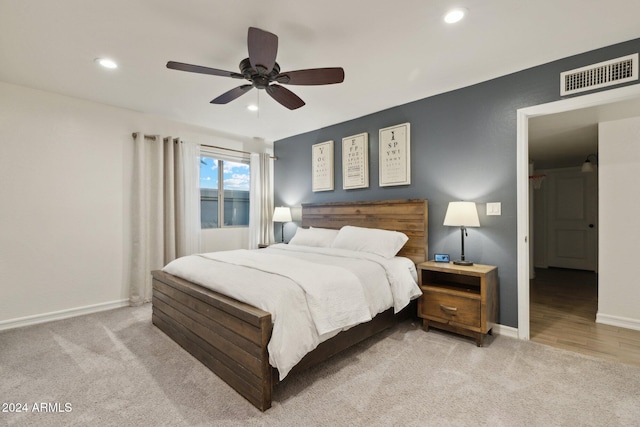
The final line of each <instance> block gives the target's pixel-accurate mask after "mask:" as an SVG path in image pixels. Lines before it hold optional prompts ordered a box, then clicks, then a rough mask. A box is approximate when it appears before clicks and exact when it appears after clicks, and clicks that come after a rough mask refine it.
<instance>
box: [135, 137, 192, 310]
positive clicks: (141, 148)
mask: <svg viewBox="0 0 640 427" xmlns="http://www.w3.org/2000/svg"><path fill="white" fill-rule="evenodd" d="M185 154H186V157H185ZM197 156H198V150H197V147H196V148H195V150H194V145H193V144H186V143H183V142H182V141H180V139H179V138H173V137H166V138H161V137H160V136H157V135H156V136H151V137H150V136H145V135H143V134H142V133H136V134H134V166H133V167H134V171H133V196H132V197H133V200H132V215H133V216H132V225H131V229H132V230H131V231H132V233H131V234H132V246H131V250H132V254H131V260H132V265H131V280H130V284H129V286H130V288H129V289H130V296H129V300H130V303H131V305H140V304H144V303H145V302H149V301H151V293H152V292H151V291H152V289H151V271H152V270H157V269H161V268H162V267H164V266H165V265H166V264H167V263H169V262H170V261H172V260H174V259H176V258H177V257H180V256H183V255H187V254H189V253H193V252H196V251H197V250H198V249H199V221H200V219H199V216H200V214H199V203H198V202H194V200H193V199H194V194H193V193H194V192H195V191H197V182H195V183H194V182H193V181H194V177H193V175H194V172H193V170H192V169H193V168H194V164H195V165H196V166H195V167H197V163H196V159H197ZM194 205H195V206H194ZM195 210H197V218H196V213H195ZM194 219H195V220H196V222H197V227H195V226H194Z"/></svg>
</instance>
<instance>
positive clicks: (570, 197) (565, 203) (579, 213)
mask: <svg viewBox="0 0 640 427" xmlns="http://www.w3.org/2000/svg"><path fill="white" fill-rule="evenodd" d="M547 183H548V189H549V198H548V216H547V218H548V222H547V224H548V228H547V230H548V236H547V244H548V246H547V251H548V252H547V257H548V258H547V259H548V262H549V266H550V267H561V268H574V269H579V270H589V271H597V265H598V260H597V253H598V240H597V239H598V223H597V221H598V180H597V172H590V173H587V172H582V171H581V170H580V169H579V168H571V169H564V170H556V171H549V172H548V173H547Z"/></svg>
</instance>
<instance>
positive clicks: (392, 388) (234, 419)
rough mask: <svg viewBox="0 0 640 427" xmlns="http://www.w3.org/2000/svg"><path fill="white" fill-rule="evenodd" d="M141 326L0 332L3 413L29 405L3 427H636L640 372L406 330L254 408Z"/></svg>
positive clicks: (114, 315) (536, 349)
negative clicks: (267, 405)
mask: <svg viewBox="0 0 640 427" xmlns="http://www.w3.org/2000/svg"><path fill="white" fill-rule="evenodd" d="M150 317H151V310H150V307H149V306H144V307H138V308H123V309H118V310H113V311H109V312H103V313H98V314H93V315H89V316H84V317H78V318H74V319H68V320H63V321H58V322H53V323H48V324H43V325H37V326H31V327H26V328H21V329H15V330H10V331H5V332H2V333H0V397H1V399H0V400H1V402H2V405H3V407H2V408H1V409H2V410H7V409H11V410H14V409H15V407H14V406H12V407H10V406H9V404H15V403H20V404H26V406H27V411H26V412H20V413H15V412H14V413H7V412H0V425H10V426H14V425H15V426H22V425H34V426H57V425H59V426H102V425H113V426H138V425H139V426H163V425H166V426H183V425H185V426H194V425H197V426H208V425H214V426H218V425H222V426H227V425H230V426H246V425H249V426H252V425H256V426H261V425H269V426H303V425H327V426H329V425H330V426H335V425H345V426H391V425H398V426H477V425H489V426H509V427H512V426H640V368H638V367H633V366H628V365H622V364H616V363H612V362H607V361H604V360H599V359H594V358H591V357H588V356H582V355H578V354H574V353H570V352H566V351H563V350H559V349H554V348H551V347H546V346H543V345H540V344H536V343H532V342H524V341H519V340H515V339H510V338H505V337H500V336H497V337H489V339H487V342H486V346H485V347H484V348H477V347H476V346H475V344H474V343H473V342H472V341H470V340H468V339H465V338H461V337H457V336H454V335H450V334H446V333H442V332H429V333H426V332H424V331H422V330H421V329H420V328H419V326H418V325H417V324H414V323H411V322H406V323H403V324H401V325H399V326H398V327H396V328H394V329H393V330H390V331H388V332H385V333H383V334H381V335H379V336H377V337H375V338H372V339H370V340H368V341H365V342H364V343H363V344H361V345H359V346H357V347H355V348H354V349H351V350H348V351H347V352H345V353H343V354H341V355H338V356H336V357H335V358H333V359H331V360H330V361H328V362H325V363H324V364H322V365H320V366H318V367H316V368H315V369H312V370H311V371H308V372H306V373H303V374H300V375H297V376H294V377H292V378H289V379H288V380H287V381H285V382H284V383H283V384H281V385H280V386H279V387H278V388H276V390H275V396H274V403H273V407H272V408H271V409H270V410H268V411H267V412H265V413H261V412H260V411H258V410H257V409H255V408H254V407H253V406H251V405H250V404H249V403H248V402H246V401H245V400H244V399H243V398H242V397H240V396H239V395H238V394H236V393H235V391H233V390H232V389H231V388H229V387H228V386H227V385H226V384H225V383H223V382H222V381H221V380H219V379H218V378H217V377H216V376H215V375H213V374H212V373H211V372H210V371H209V370H207V369H206V368H205V367H204V366H203V365H201V364H200V363H199V362H198V361H197V360H195V359H194V358H193V357H191V355H189V354H188V353H186V352H185V351H184V350H182V349H181V348H180V347H179V346H178V345H177V344H175V343H174V342H173V341H171V340H170V339H169V338H167V337H166V336H165V335H164V334H163V333H162V332H160V331H159V330H158V329H156V328H155V327H154V326H153V325H152V324H151V320H150ZM639 357H640V355H639ZM42 403H44V404H45V406H46V411H44V412H35V411H34V410H33V405H36V407H37V408H42V406H41V404H42ZM65 405H66V406H65ZM47 411H48V412H47ZM51 411H53V412H51ZM65 411H66V412H65Z"/></svg>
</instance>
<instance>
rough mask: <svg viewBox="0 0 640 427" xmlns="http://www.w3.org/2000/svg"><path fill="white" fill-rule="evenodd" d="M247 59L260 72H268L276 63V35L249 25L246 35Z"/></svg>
mask: <svg viewBox="0 0 640 427" xmlns="http://www.w3.org/2000/svg"><path fill="white" fill-rule="evenodd" d="M247 47H248V49H249V61H251V66H252V67H253V69H254V70H256V71H257V72H258V73H260V74H263V75H264V74H269V73H270V72H271V70H272V69H273V66H274V64H275V63H276V55H277V54H278V36H276V35H275V34H272V33H270V32H268V31H264V30H261V29H260V28H255V27H249V34H248V35H247Z"/></svg>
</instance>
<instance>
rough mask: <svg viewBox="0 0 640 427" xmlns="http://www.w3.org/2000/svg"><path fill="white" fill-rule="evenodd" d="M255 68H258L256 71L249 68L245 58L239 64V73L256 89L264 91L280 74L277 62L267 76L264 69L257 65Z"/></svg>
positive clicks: (247, 60) (247, 59) (249, 65)
mask: <svg viewBox="0 0 640 427" xmlns="http://www.w3.org/2000/svg"><path fill="white" fill-rule="evenodd" d="M257 67H258V68H259V69H258V70H255V69H254V68H253V67H251V61H250V60H249V58H245V59H243V60H242V61H241V62H240V72H241V73H242V75H243V76H244V78H245V79H247V80H249V81H250V82H251V83H253V87H255V88H257V89H265V88H266V87H267V86H269V83H271V82H272V81H274V80H275V77H276V76H277V75H278V74H280V65H278V63H277V62H276V63H274V64H273V69H272V70H271V71H270V72H269V73H268V74H267V70H266V68H264V67H261V66H259V65H258V66H257Z"/></svg>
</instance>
